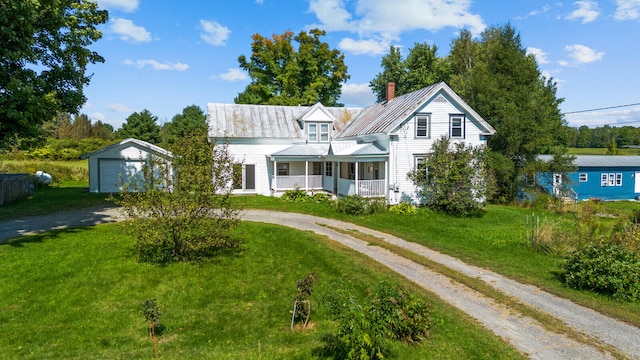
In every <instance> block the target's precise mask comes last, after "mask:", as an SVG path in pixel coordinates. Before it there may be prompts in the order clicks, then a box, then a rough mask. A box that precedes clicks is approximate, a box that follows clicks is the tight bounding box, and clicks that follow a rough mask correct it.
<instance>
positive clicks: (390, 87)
mask: <svg viewBox="0 0 640 360" xmlns="http://www.w3.org/2000/svg"><path fill="white" fill-rule="evenodd" d="M394 96H396V84H395V83H392V82H388V83H387V102H389V101H391V99H393V98H394Z"/></svg>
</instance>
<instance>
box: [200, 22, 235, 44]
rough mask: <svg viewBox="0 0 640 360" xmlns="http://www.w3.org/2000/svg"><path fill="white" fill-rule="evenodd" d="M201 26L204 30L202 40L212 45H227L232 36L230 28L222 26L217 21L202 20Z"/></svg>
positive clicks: (201, 35)
mask: <svg viewBox="0 0 640 360" xmlns="http://www.w3.org/2000/svg"><path fill="white" fill-rule="evenodd" d="M200 26H201V28H202V33H201V34H200V38H201V39H202V40H204V41H205V42H206V43H207V44H210V45H214V46H222V45H225V44H226V42H227V39H228V38H229V34H231V30H229V28H228V27H226V26H223V25H220V23H218V22H216V21H207V20H200Z"/></svg>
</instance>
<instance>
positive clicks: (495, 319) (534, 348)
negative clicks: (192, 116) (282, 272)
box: [0, 207, 640, 359]
mask: <svg viewBox="0 0 640 360" xmlns="http://www.w3.org/2000/svg"><path fill="white" fill-rule="evenodd" d="M242 216H243V219H244V220H249V221H256V222H264V223H271V224H279V225H285V226H288V227H292V228H296V229H300V230H305V231H313V232H315V233H318V234H321V235H325V236H328V237H329V238H331V239H332V240H334V241H338V242H340V243H342V244H344V245H346V246H348V247H350V248H352V249H354V250H357V251H359V252H361V253H363V254H365V255H367V256H369V257H371V258H372V259H374V260H376V261H378V262H380V263H381V264H384V265H385V266H387V267H389V268H390V269H392V270H393V271H395V272H397V273H398V274H400V275H402V276H404V277H406V278H407V279H409V280H411V281H413V282H415V283H416V284H418V285H420V286H422V287H424V288H425V289H427V290H429V291H431V292H433V293H434V294H436V295H437V296H439V297H441V298H442V299H443V300H444V301H446V302H448V303H449V304H451V305H452V306H455V307H457V308H458V309H460V310H462V311H464V312H465V313H467V314H469V315H470V316H471V317H473V318H474V319H476V320H477V321H478V322H480V323H481V324H483V325H484V326H485V327H487V328H488V329H490V330H491V331H493V332H494V333H495V334H497V335H498V336H500V337H502V338H503V339H505V341H508V342H509V343H510V344H511V345H512V346H514V347H515V348H516V349H518V350H519V351H520V352H521V353H523V354H526V355H527V356H528V357H529V358H531V359H613V358H614V357H613V356H612V355H611V354H609V353H607V352H603V351H602V350H600V349H598V348H596V347H594V346H591V345H588V344H584V343H581V342H577V341H575V340H573V339H570V338H568V337H567V336H565V335H564V334H558V333H553V332H550V331H548V330H547V329H545V328H544V327H543V326H542V325H541V324H540V323H538V322H537V321H536V320H534V319H532V318H529V317H527V316H523V315H521V314H519V313H517V312H516V311H515V310H514V309H510V308H508V307H506V306H505V305H503V304H500V303H497V302H496V301H494V300H493V299H491V298H489V297H486V296H484V295H482V294H480V293H478V292H476V291H475V290H472V289H470V288H468V287H466V286H464V285H462V284H460V283H457V282H455V281H454V280H452V279H450V278H448V277H446V276H444V275H441V274H439V273H436V272H434V271H431V270H429V269H427V268H425V267H424V266H422V265H419V264H417V263H415V262H412V261H410V260H408V259H406V258H403V257H401V256H399V255H396V254H394V253H392V252H390V251H388V250H385V249H383V248H381V247H378V246H370V245H369V244H368V243H367V242H365V241H363V240H360V239H357V238H355V237H352V236H350V235H347V234H344V233H343V232H338V231H335V230H332V229H331V227H333V228H336V229H342V230H350V229H353V230H357V231H359V232H361V233H365V234H369V235H372V236H375V237H377V238H380V239H384V240H385V241H387V242H389V243H391V244H393V245H396V246H400V247H403V248H405V249H408V250H411V251H413V252H415V253H417V254H419V255H421V256H423V257H425V258H428V259H430V260H432V261H435V262H438V263H440V264H442V265H445V266H447V267H449V268H451V269H453V270H455V271H457V272H459V273H462V274H464V275H466V276H469V277H472V278H477V279H480V280H482V281H484V282H485V283H486V284H488V285H490V286H492V287H494V288H496V289H498V290H500V291H502V292H503V293H505V294H507V295H509V296H511V297H513V298H514V299H517V300H518V301H520V302H521V303H524V304H527V305H530V306H532V307H535V308H537V309H539V310H541V311H544V312H546V313H548V314H550V315H551V316H553V317H555V318H556V319H558V320H560V321H562V322H563V323H564V324H565V325H567V326H569V327H571V328H573V329H574V330H576V331H578V332H580V333H582V334H584V335H586V336H587V337H588V338H590V339H594V340H595V341H597V342H600V343H603V344H607V345H609V346H612V347H614V348H616V349H617V350H618V351H619V352H620V353H622V354H624V355H625V356H626V357H628V358H631V359H640V329H638V328H636V327H633V326H630V325H628V324H625V323H623V322H621V321H618V320H615V319H612V318H609V317H607V316H604V315H601V314H599V313H597V312H595V311H593V310H591V309H588V308H585V307H583V306H580V305H576V304H574V303H572V302H571V301H568V300H565V299H562V298H558V297H556V296H554V295H551V294H549V293H546V292H544V291H541V290H540V289H538V288H536V287H534V286H530V285H523V284H520V283H518V282H516V281H513V280H510V279H507V278H505V277H503V276H501V275H499V274H497V273H494V272H491V271H488V270H486V269H482V268H478V267H476V266H472V265H468V264H466V263H464V262H462V261H460V260H458V259H455V258H452V257H450V256H447V255H444V254H441V253H438V252H436V251H433V250H430V249H428V248H426V247H423V246H421V245H418V244H415V243H410V242H407V241H404V240H402V239H400V238H397V237H395V236H391V235H389V234H385V233H382V232H379V231H375V230H371V229H368V228H364V227H361V226H357V225H354V224H350V223H346V222H342V221H338V220H332V219H325V218H319V217H315V216H310V215H303V214H296V213H283V212H274V211H263V210H246V211H244V212H243V215H242ZM120 220H122V217H121V216H120V213H119V212H118V211H117V209H114V208H103V207H97V208H91V209H85V210H81V211H68V212H60V213H56V214H51V215H45V216H38V217H31V218H25V219H17V220H10V221H0V243H1V242H2V241H4V240H7V239H11V238H14V237H17V236H22V235H27V234H34V233H38V232H42V231H47V230H50V229H63V228H67V227H80V226H90V225H93V224H102V223H109V222H115V221H120Z"/></svg>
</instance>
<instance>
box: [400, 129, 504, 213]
mask: <svg viewBox="0 0 640 360" xmlns="http://www.w3.org/2000/svg"><path fill="white" fill-rule="evenodd" d="M407 176H408V177H409V179H410V180H411V181H412V182H413V183H414V184H415V185H416V186H417V187H418V188H419V196H420V198H421V202H422V203H423V204H425V205H426V206H428V207H429V208H431V209H434V210H437V211H442V212H444V213H446V214H449V215H455V216H472V215H475V214H478V213H479V212H481V211H482V209H483V208H484V203H485V201H486V199H487V197H489V196H490V194H491V193H492V191H493V181H492V177H491V176H490V173H489V171H488V170H487V164H486V162H485V159H484V150H483V149H482V148H476V147H472V146H467V145H465V143H462V142H456V143H451V141H450V140H449V138H447V137H442V138H440V139H438V140H436V141H434V142H433V145H432V147H431V152H430V154H429V156H428V157H426V158H425V159H424V161H423V162H422V163H419V164H418V166H417V167H416V169H415V170H413V171H411V172H409V174H407Z"/></svg>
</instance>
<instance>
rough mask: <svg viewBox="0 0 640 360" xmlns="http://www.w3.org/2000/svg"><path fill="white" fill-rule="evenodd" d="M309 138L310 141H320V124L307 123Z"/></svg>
mask: <svg viewBox="0 0 640 360" xmlns="http://www.w3.org/2000/svg"><path fill="white" fill-rule="evenodd" d="M307 139H308V140H309V141H310V142H317V141H318V124H316V123H311V124H307Z"/></svg>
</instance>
